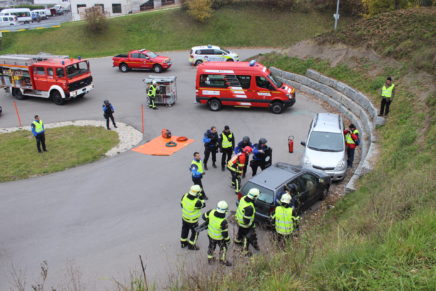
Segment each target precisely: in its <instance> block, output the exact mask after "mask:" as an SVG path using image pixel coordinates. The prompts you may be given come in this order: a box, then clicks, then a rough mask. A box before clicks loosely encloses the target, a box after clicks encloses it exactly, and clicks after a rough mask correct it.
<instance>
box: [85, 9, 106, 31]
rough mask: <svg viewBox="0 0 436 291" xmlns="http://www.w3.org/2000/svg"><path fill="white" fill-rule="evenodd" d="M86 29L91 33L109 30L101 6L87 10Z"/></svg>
mask: <svg viewBox="0 0 436 291" xmlns="http://www.w3.org/2000/svg"><path fill="white" fill-rule="evenodd" d="M85 21H86V28H87V30H88V31H90V32H91V33H95V34H97V33H102V32H104V31H105V30H106V29H107V28H108V23H107V19H106V15H105V14H104V11H103V9H102V8H101V6H94V7H90V8H86V9H85Z"/></svg>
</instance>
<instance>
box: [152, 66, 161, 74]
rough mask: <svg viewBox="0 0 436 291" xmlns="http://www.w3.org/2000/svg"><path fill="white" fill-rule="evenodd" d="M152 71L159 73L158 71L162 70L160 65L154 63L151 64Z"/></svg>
mask: <svg viewBox="0 0 436 291" xmlns="http://www.w3.org/2000/svg"><path fill="white" fill-rule="evenodd" d="M153 72H155V73H160V72H162V67H161V65H154V66H153Z"/></svg>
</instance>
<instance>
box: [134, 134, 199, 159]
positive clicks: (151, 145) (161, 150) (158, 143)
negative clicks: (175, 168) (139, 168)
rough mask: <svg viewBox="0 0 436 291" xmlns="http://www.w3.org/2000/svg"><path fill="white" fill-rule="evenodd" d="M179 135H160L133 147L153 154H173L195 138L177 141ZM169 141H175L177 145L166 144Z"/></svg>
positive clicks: (141, 151)
mask: <svg viewBox="0 0 436 291" xmlns="http://www.w3.org/2000/svg"><path fill="white" fill-rule="evenodd" d="M177 138H178V136H173V137H171V138H163V137H162V136H158V137H156V138H155V139H152V140H151V141H149V142H147V143H145V144H143V145H140V146H139V147H136V148H133V149H132V151H135V152H138V153H141V154H144V155H153V156H171V155H172V154H174V153H175V152H177V151H178V150H181V149H182V148H184V147H185V146H187V145H189V144H191V143H193V142H194V140H193V139H188V140H187V141H177V140H176V139H177ZM169 141H173V142H175V143H176V144H177V145H176V146H175V147H167V146H166V145H165V144H166V143H167V142H169Z"/></svg>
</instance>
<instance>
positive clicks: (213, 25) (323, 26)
mask: <svg viewBox="0 0 436 291" xmlns="http://www.w3.org/2000/svg"><path fill="white" fill-rule="evenodd" d="M345 21H346V20H345ZM331 27H332V20H331V15H330V14H329V15H322V14H317V13H312V14H303V13H293V12H292V13H291V12H289V11H276V10H275V11H273V10H271V11H268V10H265V8H259V7H255V6H248V5H247V4H245V5H242V4H240V5H233V6H230V7H224V8H222V9H220V10H217V11H216V12H215V14H214V16H213V17H212V19H210V21H209V23H207V24H199V23H196V22H194V21H193V20H192V19H190V18H189V16H187V15H186V13H185V12H184V11H182V10H180V9H172V10H167V11H156V12H148V13H141V14H135V15H129V16H124V17H118V18H113V19H110V20H109V30H108V31H107V32H106V33H104V34H101V35H91V34H89V33H87V32H86V31H85V24H84V23H83V22H75V23H66V24H64V25H62V27H61V28H53V29H47V30H32V31H26V32H20V33H4V34H3V40H2V45H1V49H2V53H38V52H40V51H44V52H50V53H55V54H68V55H71V56H78V55H80V56H82V57H96V56H107V55H113V54H117V53H122V52H127V51H129V50H132V49H138V48H148V49H151V50H156V51H163V50H176V49H188V48H190V47H192V46H194V45H200V44H208V43H212V44H219V45H222V46H268V47H280V46H289V45H291V44H292V43H294V42H296V41H299V40H302V39H305V38H308V37H312V36H315V35H317V34H319V33H322V32H326V31H328V30H329V29H331Z"/></svg>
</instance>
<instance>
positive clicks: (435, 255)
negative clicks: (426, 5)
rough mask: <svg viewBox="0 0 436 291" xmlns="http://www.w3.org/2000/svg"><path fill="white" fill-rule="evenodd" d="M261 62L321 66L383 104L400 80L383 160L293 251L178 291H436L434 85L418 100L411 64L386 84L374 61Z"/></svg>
mask: <svg viewBox="0 0 436 291" xmlns="http://www.w3.org/2000/svg"><path fill="white" fill-rule="evenodd" d="M384 17H386V16H384ZM394 17H395V16H394ZM424 18H426V16H425V13H424ZM395 19H396V18H395ZM368 21H370V20H368ZM414 25H415V26H416V27H417V31H422V29H424V28H422V29H421V28H420V25H422V26H426V25H427V22H426V21H425V19H424V20H423V21H419V18H418V19H417V22H416V23H414ZM350 29H351V30H353V27H351V28H350ZM398 29H400V30H401V29H402V27H398ZM347 32H348V33H351V32H349V31H347ZM360 33H361V34H362V36H361V37H362V39H370V38H369V36H368V35H372V34H373V31H371V30H368V31H367V34H364V31H361V32H360ZM392 36H393V37H395V36H394V35H392ZM329 37H330V41H331V42H333V43H334V42H338V41H341V40H342V39H343V36H342V35H341V34H337V38H336V39H334V38H333V36H332V35H330V36H329ZM410 37H411V38H413V37H414V36H412V35H411V36H410ZM385 41H386V42H387V43H390V42H391V41H393V40H391V39H388V38H387V39H385ZM417 46H420V49H424V50H426V49H431V48H432V47H430V46H431V44H430V42H419V43H418V44H417ZM395 50H398V52H397V51H394V52H393V53H394V55H396V54H399V51H400V50H402V47H397V48H395ZM260 61H262V62H263V63H264V64H266V65H273V66H276V67H278V68H281V69H284V70H287V71H292V72H297V73H304V72H305V71H306V70H307V68H314V69H316V70H318V71H320V72H322V73H324V74H326V75H328V76H331V77H333V78H336V79H338V80H341V81H343V82H345V83H347V84H349V85H350V86H352V87H355V88H357V89H359V90H360V91H362V92H365V93H366V94H367V95H368V96H370V98H372V101H373V102H374V104H376V105H377V106H379V102H380V99H379V92H378V90H379V88H380V87H381V85H382V84H383V82H384V78H385V76H386V75H392V76H393V77H394V80H395V82H397V84H398V85H399V86H398V88H397V93H396V97H395V100H394V102H393V103H392V105H391V113H390V116H389V118H388V119H387V123H386V124H385V125H384V126H383V127H381V128H379V129H378V130H377V132H378V135H379V143H380V145H381V147H380V148H381V153H380V156H379V161H378V163H377V166H376V168H375V169H374V170H373V171H372V172H371V173H369V174H367V175H366V176H364V177H363V178H362V179H361V180H360V181H359V184H360V187H359V189H358V190H357V191H356V192H354V193H351V194H349V195H347V196H345V197H344V198H343V199H341V200H340V201H339V202H338V203H337V204H336V205H335V208H333V209H331V210H329V211H328V212H327V214H326V215H325V217H323V219H322V222H321V223H320V224H319V225H318V226H314V227H312V228H310V229H306V230H305V232H304V233H301V234H300V236H299V237H298V238H297V239H295V240H293V241H292V243H291V244H290V245H289V246H288V248H287V250H286V252H282V251H277V250H271V249H270V250H269V251H266V250H265V252H263V253H261V254H260V255H258V256H255V257H254V258H252V259H251V260H247V261H244V263H243V264H242V265H239V266H237V267H236V268H235V269H233V270H232V271H231V272H218V273H217V274H215V275H214V276H209V274H202V273H198V274H195V275H192V274H189V275H187V276H186V278H187V279H186V280H184V278H182V280H181V281H180V282H178V285H177V288H178V289H183V290H194V289H196V290H250V289H252V290H271V291H273V290H435V288H436V267H435V264H436V252H435V250H436V236H435V233H436V212H435V211H434V210H435V209H436V161H435V146H436V126H435V121H436V114H435V113H436V112H435V106H436V94H435V93H434V92H432V91H431V86H432V84H421V85H420V87H421V89H422V87H423V86H427V87H424V88H426V89H427V90H428V91H427V94H426V95H425V96H424V95H423V94H422V90H420V92H419V94H418V93H416V92H415V89H416V88H415V87H414V86H408V85H407V84H408V83H407V82H408V81H407V79H408V78H410V72H411V71H413V70H414V68H413V67H414V66H413V62H412V61H411V60H407V62H404V63H403V64H402V66H401V67H398V68H397V69H395V68H390V67H385V68H384V71H383V72H381V77H377V76H373V75H372V74H371V73H370V72H368V71H367V69H368V64H365V63H362V64H361V65H360V66H356V67H354V68H353V69H351V68H349V67H347V66H346V65H338V66H336V67H331V66H330V64H328V63H327V62H325V61H320V60H314V59H307V60H301V59H296V58H289V57H286V56H282V55H277V54H270V55H266V56H264V57H263V58H262V59H260ZM403 82H404V83H403ZM409 83H410V82H409ZM241 282H243V284H241Z"/></svg>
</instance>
